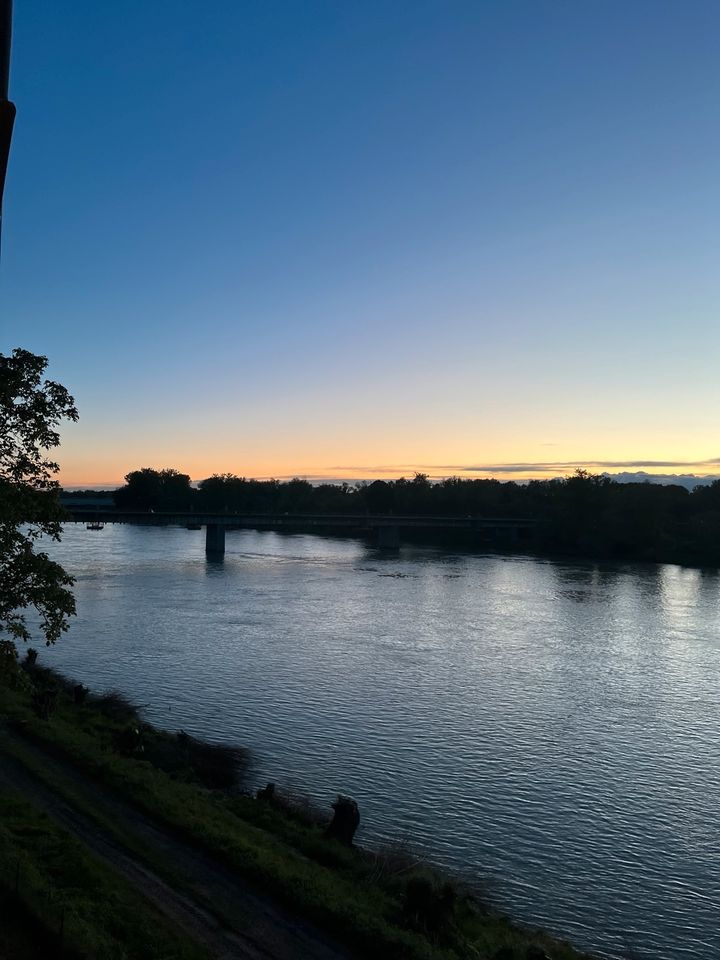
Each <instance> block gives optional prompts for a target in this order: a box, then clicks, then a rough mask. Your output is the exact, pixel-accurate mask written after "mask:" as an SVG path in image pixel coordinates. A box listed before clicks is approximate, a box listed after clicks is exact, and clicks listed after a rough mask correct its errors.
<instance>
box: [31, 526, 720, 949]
mask: <svg viewBox="0 0 720 960" xmlns="http://www.w3.org/2000/svg"><path fill="white" fill-rule="evenodd" d="M203 537H204V533H203V532H197V533H194V532H191V531H186V530H180V529H172V528H140V527H137V528H132V527H108V528H106V529H105V530H104V531H102V533H99V534H98V533H95V532H88V531H85V530H84V529H81V528H75V527H68V528H67V530H66V534H65V539H64V541H63V543H62V544H60V545H59V546H55V545H50V549H49V551H48V552H52V553H53V554H54V555H56V556H58V558H59V559H61V560H62V561H63V562H64V563H65V565H66V566H67V567H68V568H69V569H70V570H71V571H72V572H73V573H74V574H75V575H76V576H77V577H78V582H77V588H76V592H77V599H78V617H77V622H75V623H74V624H73V627H72V630H71V632H70V633H69V634H68V635H66V636H65V637H64V638H63V639H62V641H61V642H60V643H59V644H58V645H57V647H56V648H55V649H52V650H50V651H48V653H45V651H43V654H42V656H43V657H44V658H47V659H49V660H51V661H52V662H54V663H56V664H57V665H58V666H59V667H61V668H62V669H64V670H65V671H67V672H69V673H70V674H72V675H74V676H76V677H77V678H78V679H81V680H83V681H84V682H86V683H89V684H91V685H93V686H95V687H117V688H119V689H121V690H123V691H125V692H126V693H128V694H129V695H130V696H132V697H134V698H135V699H137V700H138V701H140V702H142V703H146V704H148V707H147V713H148V716H149V717H150V718H151V719H152V720H153V721H155V722H158V723H163V724H166V725H168V726H170V727H174V728H178V727H182V728H184V729H186V730H188V731H189V732H193V733H196V734H199V735H203V736H206V737H208V738H210V739H215V740H228V741H236V742H241V743H244V744H247V745H249V746H251V747H252V748H253V749H254V751H255V753H256V754H257V757H258V767H259V769H258V782H260V780H262V779H273V780H278V781H280V780H282V779H283V778H285V779H287V780H289V781H291V782H292V783H293V785H294V786H295V788H296V789H299V790H302V791H304V792H306V793H308V794H310V795H311V796H312V797H313V798H315V799H316V800H318V801H320V802H322V803H324V804H326V803H327V802H328V801H329V800H330V799H331V798H332V795H333V794H334V793H335V792H337V791H342V792H348V793H352V794H353V795H355V796H356V797H357V799H358V801H359V803H360V806H361V811H362V814H363V823H362V831H363V837H364V838H365V840H366V841H372V840H374V841H385V840H395V839H398V838H406V839H409V840H411V841H412V843H413V844H414V845H415V846H416V848H418V849H419V850H420V851H422V852H424V853H425V854H427V855H428V856H430V857H432V858H433V859H435V860H436V861H438V862H440V863H443V864H445V865H447V866H449V867H451V868H453V869H456V870H459V871H462V872H463V873H464V874H465V875H466V876H468V877H469V878H470V879H471V880H477V882H479V883H480V885H481V886H482V887H483V888H484V889H486V890H489V891H490V893H491V894H492V895H493V896H494V897H495V898H496V899H497V900H498V902H499V903H500V904H501V905H502V906H503V907H504V908H506V909H508V910H509V911H511V912H512V913H513V914H515V915H516V916H518V917H521V918H523V919H524V920H526V921H527V922H530V923H541V924H543V925H545V926H547V927H549V928H551V929H553V930H555V931H557V932H559V933H561V934H565V935H567V936H569V937H570V938H571V939H573V940H575V941H576V942H577V943H578V944H580V945H583V946H587V947H590V948H593V949H596V950H599V951H601V952H603V953H604V954H605V955H607V956H612V957H615V956H622V955H626V954H627V953H628V952H629V951H630V950H632V951H633V955H634V956H635V957H637V958H640V960H651V958H652V960H685V958H687V960H717V957H718V956H720V934H719V933H718V924H717V918H718V915H720V911H719V910H718V902H717V901H718V896H719V895H720V834H719V827H720V734H719V732H718V719H717V718H718V711H717V696H718V693H717V691H718V680H719V679H720V667H719V663H720V640H719V638H718V630H717V625H718V617H717V612H718V600H719V599H720V580H719V579H718V577H717V575H715V574H713V573H707V572H701V571H693V570H684V569H681V568H678V567H671V566H660V567H655V566H642V567H641V566H639V567H632V568H631V567H624V568H610V567H608V568H600V567H598V566H593V565H589V564H588V565H583V564H567V563H550V562H541V561H537V560H531V559H523V558H511V559H501V558H497V557H475V556H459V555H449V554H444V553H441V552H439V551H432V550H423V549H417V548H413V549H404V550H403V551H402V552H401V553H400V555H398V556H395V557H389V558H388V557H385V556H383V555H382V554H379V553H377V552H375V551H372V550H369V549H367V548H366V547H365V546H364V545H363V544H362V543H360V542H357V541H352V540H331V539H324V538H319V537H311V536H282V535H275V534H271V533H255V532H250V531H237V532H231V533H228V535H227V548H228V553H227V555H226V559H225V562H224V563H223V564H217V563H207V562H206V561H205V558H204V553H203V546H204V544H203Z"/></svg>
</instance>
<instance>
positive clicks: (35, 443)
mask: <svg viewBox="0 0 720 960" xmlns="http://www.w3.org/2000/svg"><path fill="white" fill-rule="evenodd" d="M46 367H47V358H46V357H41V356H37V355H35V354H33V353H30V352H28V351H27V350H20V349H17V350H13V352H12V355H11V356H10V357H6V356H4V355H2V354H0V630H4V631H5V632H7V633H9V634H10V635H11V636H12V637H14V638H16V639H21V640H28V639H29V638H30V631H29V629H28V627H27V622H26V614H25V611H26V610H27V609H28V608H34V609H35V610H36V612H37V613H38V615H39V618H40V630H41V631H42V633H43V634H44V636H45V641H46V643H48V644H51V643H54V642H55V641H56V640H57V639H58V638H59V637H60V635H61V634H62V632H63V631H64V630H67V621H68V617H70V616H71V615H72V614H74V613H75V599H74V597H73V595H72V593H71V591H70V589H69V588H70V587H71V586H72V584H73V582H74V581H73V578H72V577H71V576H69V574H67V573H66V572H65V570H63V568H62V567H61V566H60V565H59V564H58V563H55V562H54V561H53V560H51V559H50V558H49V557H48V556H47V554H45V553H37V552H35V549H34V545H35V542H36V541H37V540H38V539H39V538H40V537H41V536H48V537H50V538H52V539H53V540H59V539H60V533H61V526H60V525H61V521H62V517H63V511H62V508H61V507H60V504H59V503H58V499H57V490H58V486H59V485H58V483H57V481H56V480H55V479H54V476H53V475H54V474H55V473H57V470H58V465H57V463H55V462H54V461H53V460H50V459H49V458H48V457H47V455H46V454H47V452H48V451H50V450H52V449H54V448H55V447H57V446H58V445H59V443H60V434H59V433H58V430H57V428H58V426H59V424H60V422H61V421H62V420H77V418H78V413H77V410H76V408H75V403H74V401H73V398H72V397H71V396H70V394H69V393H68V391H67V390H66V389H65V387H63V386H62V385H61V384H59V383H55V382H54V381H52V380H43V374H44V372H45V369H46Z"/></svg>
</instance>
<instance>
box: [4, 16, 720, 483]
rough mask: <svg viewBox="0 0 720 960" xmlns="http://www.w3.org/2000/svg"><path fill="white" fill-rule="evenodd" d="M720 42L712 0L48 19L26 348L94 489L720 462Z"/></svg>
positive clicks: (10, 292) (17, 269)
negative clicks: (175, 474) (138, 481)
mask: <svg viewBox="0 0 720 960" xmlns="http://www.w3.org/2000/svg"><path fill="white" fill-rule="evenodd" d="M719 30H720V6H719V5H718V4H717V3H715V2H712V3H711V2H703V0H691V2H682V3H681V2H662V0H657V2H644V0H634V2H632V3H620V2H599V0H598V2H561V0H557V2H544V0H534V2H529V0H528V2H512V0H510V2H508V0H505V2H479V0H478V2H474V3H465V2H447V0H446V2H432V3H430V2H414V3H404V2H394V3H387V2H386V3H382V4H381V3H373V2H362V3H360V2H357V3H351V2H347V3H342V2H333V3H330V2H327V3H320V2H313V0H309V2H302V3H301V2H298V3H280V2H272V0H264V2H248V3H244V2H233V3H230V2H217V3H215V4H204V3H200V2H183V3H178V2H177V0H175V2H166V0H153V2H152V3H147V2H145V3H140V2H135V0H128V2H123V3H121V4H105V3H101V4H99V3H97V2H94V3H90V2H83V0H77V2H74V3H73V4H67V5H60V4H57V3H51V2H48V0H26V2H24V3H22V4H20V3H19V4H17V5H16V12H15V37H14V49H13V70H12V77H11V96H12V98H13V100H14V101H15V103H16V105H17V108H18V119H17V124H16V129H15V138H14V143H13V150H12V156H11V163H10V169H9V174H8V182H7V186H6V198H5V215H4V236H3V262H2V268H1V270H0V296H1V298H2V328H1V333H2V342H3V345H4V349H10V348H12V347H13V346H16V345H21V346H24V347H26V348H27V349H31V350H34V351H36V352H39V353H44V354H47V355H48V356H49V357H50V360H51V372H52V374H53V376H55V377H56V378H57V379H60V380H61V381H62V382H64V383H65V384H66V385H67V386H68V387H69V388H70V389H71V391H72V392H73V393H74V394H75V396H76V399H77V402H78V405H79V408H80V413H81V420H80V422H79V423H78V424H77V425H73V426H71V427H68V429H67V430H66V431H65V433H64V437H63V440H64V442H63V450H62V467H63V479H64V480H65V481H66V482H68V483H78V482H80V483H85V482H86V483H102V482H113V481H116V480H119V479H121V478H122V476H123V474H124V473H125V472H127V471H128V470H130V469H133V468H136V467H139V466H143V465H152V466H158V467H160V466H177V467H179V468H182V469H185V470H187V471H188V472H190V473H191V474H192V475H193V477H194V478H196V479H197V478H200V477H202V476H205V475H208V474H209V473H212V472H215V471H225V470H230V471H233V472H236V473H240V474H246V475H255V476H267V475H278V476H284V475H292V474H304V475H312V476H324V475H328V476H329V475H335V476H339V475H345V476H353V477H356V476H363V475H368V476H370V475H397V474H399V473H403V472H404V473H408V472H411V470H412V469H415V468H418V469H426V470H427V471H428V472H430V473H433V474H435V475H445V474H447V473H449V472H453V473H457V472H460V471H462V469H463V468H464V467H467V466H476V465H478V464H480V465H487V466H489V467H491V468H493V470H492V471H491V472H494V474H495V475H498V476H502V475H503V471H502V468H503V467H504V466H512V465H514V464H518V463H520V464H528V466H529V467H530V468H531V469H530V473H533V471H534V474H533V475H535V474H536V475H545V474H546V473H547V464H548V463H550V464H552V463H563V462H570V461H572V462H583V463H591V464H592V463H600V462H605V461H622V462H623V463H638V464H639V465H644V464H647V463H652V462H656V461H657V462H659V461H672V462H677V463H679V464H681V465H682V471H681V472H688V470H690V471H692V470H693V469H694V468H695V467H697V472H709V468H707V466H703V461H708V460H711V459H713V458H716V457H717V456H718V455H720V448H719V447H718V445H717V426H716V425H717V420H718V412H719V410H718V407H719V402H718V387H717V373H716V371H717V365H718V358H719V350H718V348H719V347H720V333H719V332H718V331H719V326H718V322H717V313H718V310H717V307H718V293H719V292H720V279H718V277H719V273H718V270H717V254H718V246H719V244H718V223H719V222H720V218H719V216H718V215H719V213H720V209H719V208H720V203H719V200H720V196H719V193H720V189H719V187H718V176H717V158H718V156H719V155H720V149H719V148H720V128H719V127H718V107H717V104H718V102H720V96H719V95H720V66H719V65H718V57H717V47H716V43H717V36H718V31H719ZM534 464H537V465H538V466H537V467H536V468H535V467H533V465H534ZM543 465H545V466H543ZM686 467H687V468H686ZM449 468H452V469H449ZM650 469H651V470H652V469H654V468H652V467H651V468H650ZM658 469H660V468H658ZM662 469H663V470H664V471H665V472H667V471H666V470H665V468H662ZM474 475H477V474H474ZM506 475H510V473H508V474H506ZM512 475H514V476H515V475H518V473H517V470H515V472H514V473H513V474H512Z"/></svg>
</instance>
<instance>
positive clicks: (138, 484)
mask: <svg viewBox="0 0 720 960" xmlns="http://www.w3.org/2000/svg"><path fill="white" fill-rule="evenodd" d="M193 492H194V491H193V489H192V487H191V486H190V477H189V476H188V475H187V474H186V473H180V471H179V470H172V469H166V470H153V469H152V467H143V468H142V469H141V470H133V471H131V472H130V473H128V474H127V475H126V477H125V486H124V487H121V488H120V489H119V490H116V491H115V493H114V498H115V505H116V506H117V507H118V508H119V509H121V510H170V511H172V510H179V511H180V510H183V511H184V510H189V509H191V507H192V500H193Z"/></svg>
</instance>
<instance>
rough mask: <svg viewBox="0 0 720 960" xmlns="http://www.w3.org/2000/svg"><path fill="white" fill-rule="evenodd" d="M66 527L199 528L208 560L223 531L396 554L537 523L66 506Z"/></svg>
mask: <svg viewBox="0 0 720 960" xmlns="http://www.w3.org/2000/svg"><path fill="white" fill-rule="evenodd" d="M66 509H67V514H68V518H67V522H70V523H89V524H98V523H100V524H105V523H133V524H142V525H144V526H180V527H186V528H188V529H191V530H196V529H200V528H201V527H205V552H206V553H207V555H208V556H210V557H218V556H222V555H223V554H224V553H225V531H226V530H227V529H228V528H230V529H256V530H286V531H291V530H312V529H313V528H316V529H318V530H320V529H322V530H324V531H329V530H335V531H338V530H346V531H350V530H352V531H357V532H370V531H372V532H374V533H375V535H376V537H377V544H378V546H379V547H380V548H382V549H390V550H393V549H397V548H398V546H399V545H400V531H401V530H404V529H405V530H409V529H415V530H469V531H471V532H477V533H485V535H486V536H490V537H496V538H503V539H510V540H513V541H515V540H526V539H530V538H531V537H532V536H533V535H534V533H535V532H536V530H537V528H538V525H539V524H540V523H541V521H539V520H531V519H522V518H512V519H510V518H498V517H492V518H486V517H437V516H430V517H425V516H395V515H393V514H365V513H362V514H345V513H343V514H335V513H190V512H152V513H149V512H147V511H131V510H115V509H103V508H100V507H94V508H93V507H86V508H83V507H75V506H72V507H68V508H66Z"/></svg>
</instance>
